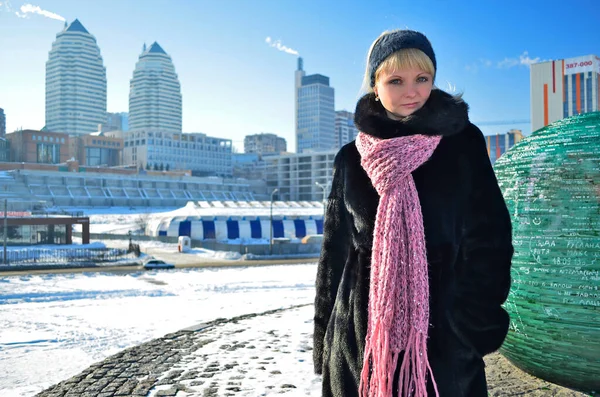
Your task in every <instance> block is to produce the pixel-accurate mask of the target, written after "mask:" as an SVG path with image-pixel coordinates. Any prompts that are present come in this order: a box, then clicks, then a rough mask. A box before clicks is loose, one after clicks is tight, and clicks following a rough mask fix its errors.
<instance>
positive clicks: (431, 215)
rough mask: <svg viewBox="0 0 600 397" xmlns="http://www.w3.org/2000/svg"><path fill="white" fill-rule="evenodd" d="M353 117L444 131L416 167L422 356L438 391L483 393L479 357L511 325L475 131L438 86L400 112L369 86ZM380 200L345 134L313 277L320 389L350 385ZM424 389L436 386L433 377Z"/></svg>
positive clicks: (501, 250) (505, 274) (500, 242)
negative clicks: (424, 334)
mask: <svg viewBox="0 0 600 397" xmlns="http://www.w3.org/2000/svg"><path fill="white" fill-rule="evenodd" d="M355 124H356V126H357V128H358V129H359V131H362V132H364V133H367V134H370V135H373V136H376V137H380V138H392V137H398V136H404V135H410V134H427V135H441V136H442V140H441V141H440V144H439V145H438V147H437V149H436V150H435V151H434V153H433V154H432V156H431V158H430V159H429V161H427V162H425V163H424V164H423V165H422V166H421V167H420V168H418V169H417V170H415V171H414V172H413V177H414V180H415V184H416V187H417V191H418V194H419V198H420V201H421V207H422V211H423V223H424V228H425V239H426V246H427V258H428V262H429V285H430V305H429V307H430V327H429V339H428V346H427V348H428V356H429V362H430V364H431V367H432V371H433V373H434V376H435V379H436V383H437V386H438V389H439V392H440V396H441V397H479V396H482V397H484V396H487V386H486V380H485V372H484V363H483V359H482V357H483V356H484V355H485V354H488V353H491V352H493V351H495V350H497V349H498V348H499V347H500V346H501V344H502V342H503V341H504V338H505V336H506V333H507V330H508V324H509V318H508V314H507V313H506V311H505V310H504V309H503V308H502V307H501V305H502V303H503V302H504V301H505V300H506V298H507V295H508V291H509V287H510V265H511V258H512V254H513V246H512V240H511V234H512V233H511V223H510V217H509V214H508V211H507V208H506V205H505V203H504V199H503V197H502V194H501V192H500V189H499V187H498V183H497V180H496V177H495V175H494V172H493V170H492V167H491V164H490V160H489V158H488V154H487V148H486V144H485V140H484V137H483V134H482V133H481V131H480V130H479V129H478V128H477V127H475V126H474V125H473V124H471V123H470V122H469V119H468V107H467V105H466V104H465V103H464V102H463V101H461V100H457V99H455V98H454V97H452V96H451V95H449V94H447V93H445V92H443V91H440V90H437V89H434V90H433V91H432V93H431V96H430V98H429V100H428V101H427V103H426V104H425V106H424V107H423V108H421V109H419V110H418V111H417V112H415V113H414V114H413V115H411V116H409V117H407V118H405V119H403V120H401V121H395V120H391V119H389V118H388V117H387V116H386V115H385V110H384V109H383V107H382V105H381V103H380V102H377V101H375V99H374V96H373V94H369V95H366V96H364V97H363V98H361V99H360V100H359V102H358V104H357V108H356V113H355ZM378 203H379V195H378V194H377V192H376V191H375V189H374V188H373V185H372V184H371V181H370V180H369V177H368V176H367V174H366V173H365V171H364V170H363V169H362V167H361V165H360V155H359V154H358V151H357V149H356V145H355V143H354V142H351V143H349V144H347V145H345V146H344V147H343V148H342V149H341V150H340V151H339V153H338V154H337V156H336V159H335V165H334V176H333V183H332V189H331V193H330V196H329V201H328V204H327V214H326V218H325V226H324V240H323V249H322V253H321V257H320V259H319V265H318V271H317V280H316V291H317V293H316V299H315V329H314V365H315V372H317V373H322V374H323V396H326V397H329V396H335V397H354V396H357V395H358V385H359V379H360V373H361V370H362V363H363V352H364V345H365V336H366V331H367V316H368V314H367V302H368V296H369V271H370V261H371V249H372V245H373V230H374V227H375V214H376V211H377V205H378ZM399 361H401V360H399ZM396 378H397V373H396ZM428 389H429V395H433V394H432V393H433V392H432V388H431V382H429V385H428ZM396 393H397V392H396ZM395 395H396V394H395Z"/></svg>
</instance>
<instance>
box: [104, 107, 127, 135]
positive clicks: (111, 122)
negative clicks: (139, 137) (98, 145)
mask: <svg viewBox="0 0 600 397" xmlns="http://www.w3.org/2000/svg"><path fill="white" fill-rule="evenodd" d="M102 130H103V131H127V130H129V114H128V113H127V112H121V113H107V114H106V124H105V125H104V128H103V129H102Z"/></svg>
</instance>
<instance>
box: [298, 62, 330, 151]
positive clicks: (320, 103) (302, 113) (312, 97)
mask: <svg viewBox="0 0 600 397" xmlns="http://www.w3.org/2000/svg"><path fill="white" fill-rule="evenodd" d="M301 60H302V59H301V58H299V60H298V69H299V70H297V71H296V85H298V79H299V78H300V86H297V88H296V143H297V151H298V153H304V152H319V151H325V150H334V149H335V148H336V138H335V110H334V90H333V87H330V86H329V77H327V76H323V75H321V74H312V75H309V76H305V75H304V71H303V70H301V67H302V62H301Z"/></svg>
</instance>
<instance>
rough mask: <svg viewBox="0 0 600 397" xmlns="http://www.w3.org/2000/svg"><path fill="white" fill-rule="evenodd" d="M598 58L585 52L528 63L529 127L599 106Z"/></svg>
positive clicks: (599, 78) (599, 64)
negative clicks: (529, 75)
mask: <svg viewBox="0 0 600 397" xmlns="http://www.w3.org/2000/svg"><path fill="white" fill-rule="evenodd" d="M599 98H600V58H598V57H597V56H595V55H586V56H582V57H577V58H569V59H559V60H557V61H548V62H540V63H536V64H533V65H531V130H532V131H536V130H538V129H540V128H542V127H544V126H546V125H548V124H550V123H553V122H555V121H558V120H561V119H564V118H567V117H570V116H573V115H576V114H582V113H588V112H597V111H599V110H600V101H599Z"/></svg>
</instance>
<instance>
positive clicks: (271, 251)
mask: <svg viewBox="0 0 600 397" xmlns="http://www.w3.org/2000/svg"><path fill="white" fill-rule="evenodd" d="M278 191H279V189H273V191H272V192H271V215H270V216H269V225H270V229H271V233H270V237H269V255H273V196H274V195H275V193H277V192H278Z"/></svg>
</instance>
